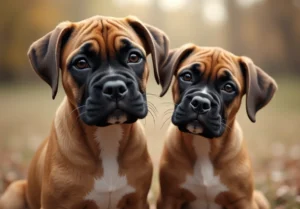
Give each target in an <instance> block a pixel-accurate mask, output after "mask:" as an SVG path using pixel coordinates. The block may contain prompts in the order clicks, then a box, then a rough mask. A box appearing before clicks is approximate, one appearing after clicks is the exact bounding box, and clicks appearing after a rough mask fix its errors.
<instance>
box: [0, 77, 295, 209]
mask: <svg viewBox="0 0 300 209" xmlns="http://www.w3.org/2000/svg"><path fill="white" fill-rule="evenodd" d="M276 80H277V82H278V85H279V90H278V92H277V93H276V95H275V98H274V99H273V100H272V101H271V103H270V104H269V105H268V106H267V107H265V108H264V109H263V110H261V111H260V112H259V113H258V115H257V122H256V123H254V124H253V123H251V122H250V120H249V119H248V117H247V114H246V112H245V105H244V104H242V106H241V111H240V112H239V115H238V120H239V121H240V124H241V126H242V129H243V131H244V134H245V136H246V141H247V144H248V148H249V152H250V155H251V159H252V161H253V166H254V173H255V182H256V187H257V188H258V189H260V190H262V191H263V192H264V193H265V194H266V196H267V197H268V199H269V201H270V202H271V204H272V208H276V209H281V208H286V209H293V208H295V209H296V208H300V175H299V174H300V143H299V136H300V127H299V121H300V108H299V107H300V96H299V78H297V77H278V78H277V79H276ZM159 90H160V88H159V87H158V86H156V85H155V83H154V81H151V82H150V85H149V88H148V92H149V93H151V94H149V95H148V100H149V101H150V102H151V103H153V104H154V105H155V106H156V108H157V110H158V113H156V116H155V114H153V115H154V119H155V123H154V119H153V118H152V116H151V114H148V117H147V118H146V120H143V121H142V122H143V124H145V127H146V132H147V136H149V137H148V144H149V150H150V153H151V156H152V158H153V162H154V164H155V167H156V168H157V165H158V161H159V157H160V153H161V149H162V144H163V136H164V133H165V131H166V128H167V127H168V125H169V123H170V119H169V118H170V116H171V111H166V110H169V109H170V110H172V108H173V106H172V104H171V103H170V101H171V97H170V94H168V95H167V96H166V97H164V98H159V97H157V96H154V95H152V94H155V95H159V93H160V92H159ZM0 96H1V98H2V99H1V110H2V112H1V117H0V133H1V138H0V193H1V191H2V190H3V188H4V187H5V184H6V182H8V181H10V180H11V179H16V178H24V177H25V176H26V172H27V168H28V164H29V162H30V159H31V157H32V155H33V153H34V151H35V150H36V148H37V147H38V145H39V144H40V143H41V141H42V140H43V138H44V137H46V136H47V134H48V133H49V130H50V125H51V122H52V119H53V117H54V113H55V110H56V108H57V107H58V105H59V103H60V102H61V100H62V98H63V97H64V92H63V89H62V87H60V89H59V94H58V97H57V98H56V99H55V100H54V101H53V100H52V99H51V90H50V88H49V87H48V86H47V85H46V84H44V83H42V82H37V83H32V84H28V83H27V84H22V83H12V84H9V85H5V86H3V85H2V86H0ZM152 112H153V111H152ZM157 191H158V180H157V170H155V174H154V177H153V185H152V189H151V192H150V200H151V201H152V202H153V200H154V199H155V197H156V195H157Z"/></svg>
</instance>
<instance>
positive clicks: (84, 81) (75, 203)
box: [0, 16, 168, 209]
mask: <svg viewBox="0 0 300 209" xmlns="http://www.w3.org/2000/svg"><path fill="white" fill-rule="evenodd" d="M150 53H151V55H152V59H153V65H154V69H155V76H156V78H158V76H157V70H158V67H159V66H161V64H162V62H163V61H164V60H165V56H167V54H168V38H167V36H166V35H165V34H164V33H163V32H162V31H160V30H159V29H157V28H154V27H152V26H149V25H146V24H143V23H142V22H141V21H139V20H138V19H137V18H135V17H131V16H129V17H126V18H112V17H102V16H95V17H92V18H90V19H86V20H83V21H80V22H75V23H73V22H63V23H61V24H59V25H58V26H57V27H56V28H55V29H54V30H53V31H51V32H50V33H48V34H47V35H45V36H44V37H42V38H41V39H39V40H38V41H36V42H34V43H33V44H32V45H31V47H30V49H29V52H28V56H29V59H30V62H31V65H32V67H33V69H34V70H35V71H36V73H37V74H38V75H39V76H40V77H41V78H42V79H43V80H44V81H45V82H47V83H48V84H49V85H50V86H51V88H52V97H53V99H54V98H55V95H56V93H57V89H58V83H59V71H60V70H59V69H61V74H62V84H63V88H64V90H65V93H66V97H65V98H64V100H63V102H62V103H61V105H60V107H59V108H58V110H57V112H56V115H55V118H54V121H53V124H52V128H51V130H50V134H49V136H48V137H47V138H46V139H45V141H44V142H43V143H42V145H41V146H40V148H39V149H38V151H37V152H36V154H35V156H34V158H33V160H32V162H31V165H30V168H29V173H28V179H27V180H22V181H17V182H15V183H13V184H12V185H11V186H10V187H9V188H8V189H7V191H6V192H5V193H4V195H3V196H2V198H1V200H0V208H1V209H21V208H22V209H24V208H25V207H28V208H30V209H40V208H42V209H58V208H65V209H83V208H85V209H96V208H101V209H116V208H120V209H134V208H136V209H142V208H144V209H147V208H149V206H148V203H147V194H148V191H149V188H150V184H151V177H152V163H151V159H150V157H149V153H148V150H147V146H146V136H145V133H144V130H143V127H142V126H141V124H140V123H139V122H138V121H137V120H138V119H141V118H145V117H146V115H147V112H148V108H147V101H146V83H147V80H148V75H149V68H148V66H147V63H146V56H147V55H148V54H150ZM41 108H42V107H41ZM45 111H46V110H45Z"/></svg>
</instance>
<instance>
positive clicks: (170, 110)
mask: <svg viewBox="0 0 300 209" xmlns="http://www.w3.org/2000/svg"><path fill="white" fill-rule="evenodd" d="M173 111H174V109H173V108H172V109H167V110H166V111H164V113H168V112H173Z"/></svg>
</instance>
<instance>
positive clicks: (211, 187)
mask: <svg viewBox="0 0 300 209" xmlns="http://www.w3.org/2000/svg"><path fill="white" fill-rule="evenodd" d="M193 146H194V149H195V153H196V155H197V161H196V163H195V166H194V173H193V175H187V177H186V181H185V182H184V183H183V184H181V187H182V188H184V189H187V190H188V191H190V192H191V193H192V194H193V195H195V196H196V200H195V201H193V202H191V203H190V204H189V206H188V208H189V209H199V208H209V209H221V206H220V205H218V204H216V203H215V198H216V196H217V195H218V194H219V193H220V192H224V191H227V190H228V188H227V187H226V186H225V185H223V184H222V182H221V181H220V177H219V176H215V175H214V168H213V165H212V163H211V161H210V158H209V152H210V143H209V141H208V139H205V138H203V137H200V136H194V138H193Z"/></svg>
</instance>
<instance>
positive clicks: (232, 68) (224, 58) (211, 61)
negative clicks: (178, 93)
mask: <svg viewBox="0 0 300 209" xmlns="http://www.w3.org/2000/svg"><path fill="white" fill-rule="evenodd" d="M189 66H193V68H194V69H197V70H199V71H200V72H201V75H202V77H203V78H207V79H208V78H214V79H219V78H221V77H226V76H227V77H233V78H235V79H237V80H242V78H243V75H242V71H241V70H240V66H239V63H238V57H237V56H236V55H234V54H232V53H230V52H228V51H226V50H224V49H222V48H218V47H198V48H195V50H194V52H193V53H192V54H191V55H190V56H189V57H187V59H185V60H184V61H183V62H182V64H181V65H180V67H179V71H178V72H180V71H182V70H184V69H185V68H186V67H189Z"/></svg>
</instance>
